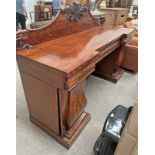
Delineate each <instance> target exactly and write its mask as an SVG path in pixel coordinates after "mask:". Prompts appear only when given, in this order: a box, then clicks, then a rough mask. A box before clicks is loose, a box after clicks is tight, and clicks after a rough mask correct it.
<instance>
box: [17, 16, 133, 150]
mask: <svg viewBox="0 0 155 155" xmlns="http://www.w3.org/2000/svg"><path fill="white" fill-rule="evenodd" d="M60 18H61V17H60ZM86 19H87V18H86ZM89 20H90V18H89ZM91 20H92V19H91ZM91 20H90V21H91ZM90 21H89V22H88V21H87V22H88V23H90V26H89V24H88V23H87V24H86V21H84V20H83V24H82V25H81V27H80V24H81V22H82V21H80V22H79V23H78V22H76V23H74V22H71V23H68V24H67V23H65V24H67V25H68V26H69V27H72V28H73V27H74V26H75V29H74V30H70V29H69V28H68V29H63V26H62V27H61V26H60V27H59V28H62V30H61V31H60V32H58V31H54V28H53V27H51V28H53V29H52V30H53V33H52V34H49V35H48V34H47V31H46V29H45V34H46V35H48V36H50V37H51V38H52V39H51V41H48V42H45V40H46V38H44V37H45V36H46V35H44V36H43V37H42V36H40V38H39V39H38V38H35V36H37V33H36V32H35V31H34V33H35V36H33V35H32V33H31V34H30V35H29V34H27V38H26V39H28V40H27V41H29V42H28V43H29V44H32V45H35V46H33V47H32V48H31V49H26V50H19V51H17V62H18V66H19V71H20V74H21V79H22V83H23V87H24V91H25V96H26V100H27V104H28V109H29V113H30V120H31V121H32V122H33V123H35V124H36V125H37V126H39V127H40V128H41V129H43V130H44V131H46V132H47V133H49V134H50V135H51V136H52V137H54V138H55V139H56V140H57V141H58V142H60V143H61V144H63V145H64V146H65V147H66V148H69V147H70V146H71V145H72V144H73V142H74V141H75V139H76V138H77V137H78V135H79V134H80V132H81V131H82V129H83V128H84V127H85V125H86V124H87V123H88V121H89V120H90V114H89V113H87V112H85V111H84V108H85V106H86V103H87V100H86V96H85V85H86V78H87V77H88V76H89V75H90V74H91V73H92V72H94V70H95V68H96V70H95V73H96V74H98V75H99V76H101V77H104V78H107V79H110V80H111V81H114V82H116V81H117V79H118V77H119V76H120V68H119V63H120V62H121V61H122V59H123V55H122V53H121V52H120V48H121V47H122V46H123V45H124V44H125V42H126V41H128V39H130V38H131V34H132V32H133V30H131V29H127V28H119V27H118V28H112V29H111V30H109V29H108V28H105V27H106V23H105V27H104V26H99V25H97V23H96V21H95V22H93V21H91V22H90ZM67 22H68V21H67ZM62 24H63V23H62ZM95 25H96V26H95ZM55 26H56V25H55ZM82 26H83V28H82ZM88 26H89V29H88ZM64 27H65V26H64ZM86 27H87V28H86ZM65 28H66V27H65ZM55 29H56V27H55ZM86 29H87V30H86ZM69 30H70V31H69ZM77 31H79V32H77ZM62 33H64V35H63V36H61V34H62ZM40 34H44V33H43V31H42V30H40V31H39V33H38V35H40ZM69 34H71V35H69ZM30 36H31V37H32V38H31V37H30ZM38 37H39V36H38ZM50 37H49V38H48V39H50ZM57 37H58V38H57ZM56 38H57V39H56ZM48 39H47V40H48ZM40 43H42V44H40Z"/></svg>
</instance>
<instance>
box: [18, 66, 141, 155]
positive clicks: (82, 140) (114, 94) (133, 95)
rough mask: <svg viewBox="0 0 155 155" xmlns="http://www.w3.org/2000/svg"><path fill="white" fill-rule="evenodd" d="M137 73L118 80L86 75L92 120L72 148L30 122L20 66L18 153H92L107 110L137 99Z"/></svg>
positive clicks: (31, 154)
mask: <svg viewBox="0 0 155 155" xmlns="http://www.w3.org/2000/svg"><path fill="white" fill-rule="evenodd" d="M137 78H138V76H137V75H132V74H129V73H126V72H125V73H124V75H123V76H122V78H121V79H120V81H119V82H118V83H117V84H114V83H111V82H108V81H106V80H103V79H100V78H97V77H95V76H90V77H89V78H88V79H87V87H86V96H87V101H88V104H87V107H86V111H87V112H89V113H90V114H91V121H90V122H89V123H88V124H87V126H86V127H85V129H84V130H83V131H82V133H81V135H80V136H79V137H78V139H77V140H76V141H75V143H74V144H73V146H72V147H71V148H70V150H67V149H65V148H64V147H63V146H61V145H60V144H59V143H57V142H56V141H55V140H54V139H53V138H51V137H50V136H49V135H47V134H46V133H44V132H43V131H42V130H40V129H39V128H38V127H36V126H35V125H33V124H32V123H30V121H29V114H28V109H27V105H26V101H25V97H24V92H23V88H22V85H21V80H20V75H19V72H18V69H17V122H16V126H17V127H16V130H17V134H16V135H17V155H93V150H92V149H93V145H94V143H95V141H96V139H97V137H98V136H99V134H100V133H101V130H102V127H103V124H104V121H105V119H106V117H107V115H108V113H109V112H110V111H111V110H112V109H113V108H114V107H115V106H117V105H118V104H122V105H124V106H127V107H128V106H130V105H132V104H133V103H134V102H136V100H137V96H138V90H137V86H138V82H137Z"/></svg>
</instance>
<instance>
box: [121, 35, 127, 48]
mask: <svg viewBox="0 0 155 155" xmlns="http://www.w3.org/2000/svg"><path fill="white" fill-rule="evenodd" d="M126 39H127V35H126V34H124V35H123V36H122V37H121V47H122V46H124V45H125V44H126Z"/></svg>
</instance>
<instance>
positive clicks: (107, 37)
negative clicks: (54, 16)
mask: <svg viewBox="0 0 155 155" xmlns="http://www.w3.org/2000/svg"><path fill="white" fill-rule="evenodd" d="M132 32H133V30H132V29H127V28H120V27H115V28H113V29H111V30H106V29H104V28H101V27H96V28H92V29H89V30H87V31H83V32H80V33H76V34H73V35H69V36H65V37H62V38H59V39H55V40H52V41H49V42H45V43H43V44H39V45H36V46H34V47H33V48H31V49H28V50H24V51H18V52H17V55H20V56H22V57H26V58H28V59H31V60H33V61H36V62H39V63H41V64H44V65H47V66H49V67H52V68H54V69H57V70H59V71H62V72H64V73H66V74H69V73H71V72H72V71H74V70H76V69H77V68H78V67H80V66H81V65H84V64H85V63H88V62H90V61H93V60H94V59H96V57H97V56H98V55H99V52H98V51H97V50H98V49H99V48H101V47H104V46H107V45H108V44H110V43H111V42H112V41H114V40H117V39H119V38H120V37H121V36H122V35H123V34H130V33H132Z"/></svg>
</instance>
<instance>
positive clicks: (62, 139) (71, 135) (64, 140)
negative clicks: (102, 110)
mask: <svg viewBox="0 0 155 155" xmlns="http://www.w3.org/2000/svg"><path fill="white" fill-rule="evenodd" d="M90 118H91V116H90V114H89V113H87V112H83V113H82V114H81V116H80V117H79V118H78V120H77V121H76V122H75V123H74V125H73V126H72V128H71V129H70V130H69V131H68V132H67V133H66V134H65V135H64V136H62V135H57V134H55V133H54V132H53V131H52V130H50V129H49V128H48V127H46V126H45V125H44V124H43V123H41V122H39V121H38V120H36V119H35V118H33V117H32V116H30V120H31V122H33V123H34V124H35V125H37V126H38V127H39V128H41V129H42V130H44V131H45V132H47V133H48V134H49V135H51V136H52V137H53V138H54V139H55V140H57V141H58V142H59V143H61V144H62V145H63V146H64V147H66V148H67V149H69V148H70V147H71V145H72V144H73V143H74V141H75V140H76V139H77V137H78V136H79V134H80V133H81V131H82V130H83V129H84V127H85V126H86V124H87V123H88V122H89V120H90Z"/></svg>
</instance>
